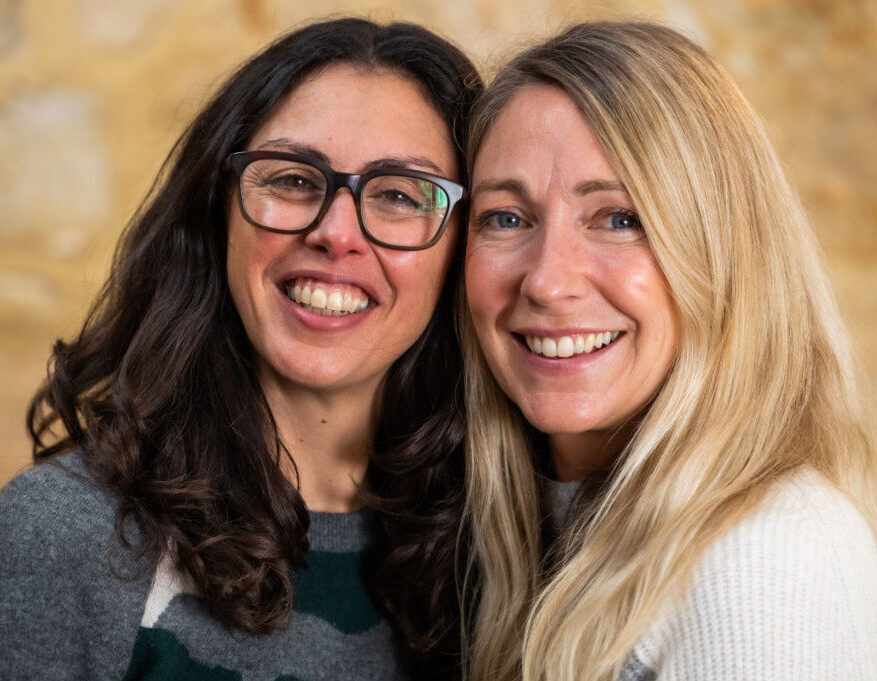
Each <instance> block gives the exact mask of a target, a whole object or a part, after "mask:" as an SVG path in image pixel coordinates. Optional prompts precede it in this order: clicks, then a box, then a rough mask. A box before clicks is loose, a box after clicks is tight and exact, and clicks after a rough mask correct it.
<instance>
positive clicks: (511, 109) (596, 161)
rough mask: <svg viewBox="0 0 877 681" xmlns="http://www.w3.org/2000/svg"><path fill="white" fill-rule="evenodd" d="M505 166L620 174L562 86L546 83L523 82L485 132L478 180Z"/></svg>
mask: <svg viewBox="0 0 877 681" xmlns="http://www.w3.org/2000/svg"><path fill="white" fill-rule="evenodd" d="M503 171H505V172H509V173H524V174H528V173H532V174H534V175H539V174H540V173H541V174H544V173H546V172H547V173H550V174H556V173H563V174H564V175H567V174H574V175H579V174H581V175H593V176H595V177H597V176H599V177H600V178H601V179H606V180H614V179H617V174H616V173H615V171H614V169H613V168H612V165H611V163H610V162H609V159H608V157H607V156H606V154H605V152H604V151H603V148H602V146H601V145H600V143H599V142H598V140H597V138H596V136H595V135H594V133H593V131H592V129H591V127H590V125H589V124H588V122H587V121H586V120H585V118H584V116H583V115H582V113H581V111H580V110H579V108H578V106H576V103H575V102H574V101H573V100H572V99H571V98H570V97H569V95H567V94H566V92H564V90H562V89H561V88H560V87H558V86H555V85H549V84H544V83H534V84H530V85H526V86H524V87H523V88H521V90H519V91H518V92H517V93H516V94H515V95H514V96H513V97H512V98H511V99H510V100H509V101H508V102H507V103H506V105H505V106H504V107H503V108H502V110H501V111H500V112H499V114H498V116H497V117H496V119H495V121H494V122H493V124H492V125H491V126H490V128H488V130H487V133H486V134H485V136H484V138H483V141H482V143H481V146H480V148H479V149H478V153H477V154H476V157H475V166H474V181H476V182H477V177H478V176H479V175H483V174H484V173H491V174H493V173H496V172H503ZM544 179H547V178H544ZM577 179H583V178H577Z"/></svg>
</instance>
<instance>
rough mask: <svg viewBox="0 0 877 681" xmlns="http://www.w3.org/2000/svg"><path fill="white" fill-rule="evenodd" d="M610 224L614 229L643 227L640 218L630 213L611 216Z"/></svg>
mask: <svg viewBox="0 0 877 681" xmlns="http://www.w3.org/2000/svg"><path fill="white" fill-rule="evenodd" d="M609 224H610V226H611V227H612V229H640V228H641V227H642V225H641V224H640V222H639V218H638V217H637V216H636V215H634V214H633V213H628V212H624V213H614V214H613V215H610V216H609Z"/></svg>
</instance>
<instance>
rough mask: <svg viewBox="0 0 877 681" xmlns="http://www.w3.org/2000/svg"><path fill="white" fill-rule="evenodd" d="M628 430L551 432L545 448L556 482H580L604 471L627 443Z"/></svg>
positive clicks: (628, 437)
mask: <svg viewBox="0 0 877 681" xmlns="http://www.w3.org/2000/svg"><path fill="white" fill-rule="evenodd" d="M626 431H627V429H625V428H622V429H620V430H608V431H605V430H601V431H597V430H591V431H587V432H584V433H554V434H551V435H549V436H548V449H549V452H550V453H551V461H552V463H553V464H554V470H555V472H556V473H557V479H558V480H560V481H565V480H583V479H584V478H587V477H589V476H590V475H592V474H593V473H594V472H595V471H598V470H601V469H603V468H605V467H606V466H607V465H608V464H609V463H610V462H611V461H612V460H613V459H615V457H616V456H618V454H619V453H620V452H621V450H622V449H623V448H624V446H625V445H626V444H627V443H628V441H629V440H630V435H631V433H628V432H626Z"/></svg>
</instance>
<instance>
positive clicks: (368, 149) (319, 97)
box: [249, 63, 456, 174]
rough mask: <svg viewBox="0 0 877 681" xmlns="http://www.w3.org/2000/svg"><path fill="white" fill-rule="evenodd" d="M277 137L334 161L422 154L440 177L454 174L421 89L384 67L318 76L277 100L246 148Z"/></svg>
mask: <svg viewBox="0 0 877 681" xmlns="http://www.w3.org/2000/svg"><path fill="white" fill-rule="evenodd" d="M278 139H285V140H290V141H292V142H294V143H295V144H298V145H302V146H310V147H313V148H315V149H319V150H320V151H321V152H322V153H324V154H325V155H326V156H328V157H329V158H330V160H331V161H332V162H333V163H342V164H343V163H353V164H356V163H357V162H368V161H369V160H373V159H374V158H384V157H386V158H396V157H399V158H402V157H417V156H424V157H427V158H429V159H430V160H432V162H433V163H435V164H436V165H437V166H439V167H440V168H441V169H442V170H443V172H445V173H448V174H451V173H453V172H455V169H456V164H455V162H454V153H453V147H452V144H451V133H450V129H449V126H448V124H447V123H446V122H445V120H444V119H443V118H442V116H441V115H440V114H439V112H438V111H437V110H436V108H435V107H434V106H433V105H432V103H431V102H430V101H429V100H428V99H427V98H426V97H425V96H424V93H423V89H422V87H421V86H420V84H419V83H417V82H416V81H415V80H414V79H413V78H411V77H409V76H406V75H403V74H400V73H399V72H396V71H391V70H388V69H382V68H378V69H374V68H370V67H364V66H358V65H352V64H348V63H340V64H333V65H330V66H327V67H325V68H322V69H319V70H317V71H316V72H314V73H313V74H311V75H310V76H308V77H307V78H306V79H305V80H304V81H303V82H302V83H301V84H299V85H298V86H297V87H296V88H294V89H293V90H292V91H291V92H289V93H288V94H287V95H285V96H284V97H283V99H281V101H280V102H279V103H278V105H277V106H276V107H275V108H274V110H273V111H272V112H271V113H270V114H269V115H268V116H267V118H266V119H265V120H264V121H263V122H262V124H261V125H260V126H259V128H258V129H257V130H256V132H255V134H254V135H253V138H252V140H251V142H250V145H249V146H250V148H256V147H258V146H260V145H263V144H265V143H268V142H271V141H272V140H278ZM336 169H338V170H347V171H348V172H354V171H355V168H347V167H343V168H336Z"/></svg>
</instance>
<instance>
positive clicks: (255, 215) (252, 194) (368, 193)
mask: <svg viewBox="0 0 877 681" xmlns="http://www.w3.org/2000/svg"><path fill="white" fill-rule="evenodd" d="M225 165H226V168H228V169H231V170H233V171H234V173H235V175H237V178H238V187H239V189H240V192H239V196H240V203H241V211H242V213H243V215H244V218H246V220H247V221H248V222H250V223H251V224H253V225H255V226H256V227H259V228H260V229H265V230H268V231H269V232H279V233H281V234H302V233H304V232H308V231H310V230H312V229H315V228H316V227H317V225H319V224H320V220H322V219H323V216H324V215H325V214H326V211H327V210H328V209H329V205H330V204H331V203H332V199H333V198H334V197H335V192H337V191H338V190H339V189H340V188H341V187H347V188H348V189H350V192H351V193H352V194H353V201H354V203H355V204H356V213H357V215H358V217H359V226H360V229H362V233H363V234H364V235H365V236H366V238H367V239H369V241H372V242H373V243H375V244H377V245H378V246H383V247H384V248H393V249H396V250H400V251H418V250H421V249H424V248H429V247H430V246H432V245H433V244H435V243H436V242H437V241H438V240H439V238H441V235H442V233H443V232H444V230H445V227H446V226H447V223H448V218H449V217H450V215H451V212H452V211H453V209H454V206H455V205H456V204H457V203H458V202H459V201H460V199H461V198H462V197H463V186H462V185H460V184H457V183H456V182H453V181H452V180H448V179H447V178H444V177H440V176H438V175H432V174H430V173H424V172H421V171H419V170H408V169H406V168H376V169H375V170H370V171H368V172H367V173H362V174H360V175H352V174H350V173H339V172H337V171H335V170H332V168H330V167H329V166H327V165H326V164H324V163H321V162H320V161H317V160H316V159H314V158H311V157H308V156H300V155H298V154H290V153H286V152H283V151H238V152H235V153H233V154H229V156H228V158H226V160H225Z"/></svg>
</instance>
